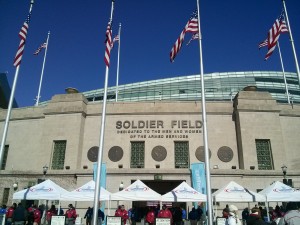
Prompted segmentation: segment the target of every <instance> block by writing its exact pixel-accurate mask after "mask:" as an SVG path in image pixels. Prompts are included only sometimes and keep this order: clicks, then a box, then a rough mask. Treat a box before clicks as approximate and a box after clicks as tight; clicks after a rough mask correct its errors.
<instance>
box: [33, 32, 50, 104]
mask: <svg viewBox="0 0 300 225" xmlns="http://www.w3.org/2000/svg"><path fill="white" fill-rule="evenodd" d="M49 36H50V31H48V36H47V41H46V48H45V53H44V61H43V66H42V73H41V78H40V85H39V90H38V94H37V96H36V103H35V106H38V105H39V101H40V97H41V95H40V94H41V88H42V81H43V76H44V68H45V62H46V57H47V50H48V42H49Z"/></svg>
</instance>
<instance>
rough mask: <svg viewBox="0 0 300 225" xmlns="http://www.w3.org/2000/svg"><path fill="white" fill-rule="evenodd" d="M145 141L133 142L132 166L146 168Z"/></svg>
mask: <svg viewBox="0 0 300 225" xmlns="http://www.w3.org/2000/svg"><path fill="white" fill-rule="evenodd" d="M144 161H145V142H143V141H140V142H131V161H130V167H131V168H144V166H145V163H144Z"/></svg>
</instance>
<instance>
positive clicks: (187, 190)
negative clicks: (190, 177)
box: [162, 181, 207, 202]
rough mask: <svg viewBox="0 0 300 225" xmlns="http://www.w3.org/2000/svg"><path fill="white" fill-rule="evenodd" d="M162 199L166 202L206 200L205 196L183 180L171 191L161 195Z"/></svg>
mask: <svg viewBox="0 0 300 225" xmlns="http://www.w3.org/2000/svg"><path fill="white" fill-rule="evenodd" d="M162 201H166V202H206V201H207V197H206V195H204V194H201V193H200V192H198V191H196V190H195V189H194V188H192V187H191V186H190V185H188V184H187V183H186V182H185V181H183V182H182V183H181V184H180V185H178V186H177V187H176V188H174V189H173V190H172V191H170V192H168V193H166V194H164V195H162Z"/></svg>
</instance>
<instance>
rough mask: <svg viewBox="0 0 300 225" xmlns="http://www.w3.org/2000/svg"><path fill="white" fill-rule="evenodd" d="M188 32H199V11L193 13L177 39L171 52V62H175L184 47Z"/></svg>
mask: <svg viewBox="0 0 300 225" xmlns="http://www.w3.org/2000/svg"><path fill="white" fill-rule="evenodd" d="M187 32H191V33H195V32H198V12H197V10H196V11H195V12H193V14H192V15H191V17H190V19H189V20H188V22H187V24H186V25H185V27H184V29H183V31H182V32H181V34H180V35H179V37H178V38H177V40H176V42H175V44H174V45H173V48H172V49H171V52H170V60H171V62H174V59H175V57H176V55H177V54H178V52H179V50H180V48H181V46H182V43H183V41H184V36H185V34H186V33H187Z"/></svg>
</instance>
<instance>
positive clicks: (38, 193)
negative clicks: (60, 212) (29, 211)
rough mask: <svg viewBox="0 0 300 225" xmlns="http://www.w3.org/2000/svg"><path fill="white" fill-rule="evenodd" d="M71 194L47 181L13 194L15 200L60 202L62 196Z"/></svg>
mask: <svg viewBox="0 0 300 225" xmlns="http://www.w3.org/2000/svg"><path fill="white" fill-rule="evenodd" d="M67 193H69V192H68V191H67V190H65V189H63V188H62V187H60V186H59V185H57V184H56V183H54V182H53V181H51V180H45V181H44V182H42V183H39V184H37V185H35V186H33V187H30V188H27V189H24V190H22V191H18V192H16V193H14V194H13V199H21V200H23V199H24V200H60V198H61V195H63V194H67Z"/></svg>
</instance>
